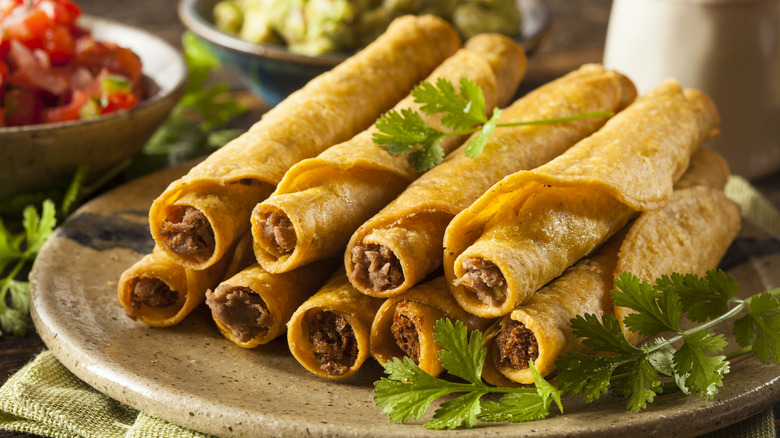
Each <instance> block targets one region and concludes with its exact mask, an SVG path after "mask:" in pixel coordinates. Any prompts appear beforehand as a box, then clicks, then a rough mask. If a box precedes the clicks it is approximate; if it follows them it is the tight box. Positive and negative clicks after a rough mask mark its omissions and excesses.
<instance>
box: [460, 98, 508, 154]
mask: <svg viewBox="0 0 780 438" xmlns="http://www.w3.org/2000/svg"><path fill="white" fill-rule="evenodd" d="M499 117H501V110H500V109H498V108H496V109H494V110H493V116H492V117H491V118H490V120H488V121H487V122H486V123H485V124H484V125H482V130H481V131H480V133H479V135H475V136H473V137H471V138H470V139H469V141H468V142H467V143H466V151H465V152H466V156H467V157H469V158H477V157H478V156H480V154H482V151H483V150H484V149H485V144H487V141H488V138H489V137H490V136H491V135H493V131H495V130H496V124H498V118H499Z"/></svg>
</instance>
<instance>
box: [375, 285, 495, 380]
mask: <svg viewBox="0 0 780 438" xmlns="http://www.w3.org/2000/svg"><path fill="white" fill-rule="evenodd" d="M445 318H449V319H450V320H452V321H463V323H464V324H466V327H467V328H468V330H469V331H472V330H484V329H485V328H486V327H487V326H488V325H489V324H490V323H491V322H493V320H492V319H485V318H480V317H478V316H474V315H471V314H469V313H468V312H466V311H465V310H463V308H461V307H460V305H459V304H458V303H457V302H456V301H455V299H454V298H453V297H452V294H450V291H449V288H448V287H447V283H446V280H445V279H444V277H443V276H440V277H437V278H435V279H433V280H431V281H428V282H425V283H421V284H419V285H417V286H415V287H413V288H411V289H409V290H408V291H406V292H404V293H403V294H401V295H398V296H395V297H392V298H388V299H386V300H385V302H384V303H382V306H381V307H380V308H379V310H378V311H377V314H376V317H375V318H374V322H373V323H372V324H371V338H370V348H371V355H372V356H373V357H374V359H376V360H377V361H378V362H379V363H380V364H381V365H382V366H384V365H385V364H386V363H387V362H388V361H390V360H391V359H392V358H393V357H403V356H409V357H410V358H411V359H412V360H414V362H415V363H416V364H417V365H419V366H420V369H422V370H423V371H425V372H426V373H428V374H430V375H432V376H438V375H439V374H441V373H442V372H443V371H444V368H443V367H442V365H441V362H440V361H439V350H440V349H441V347H439V345H438V344H436V341H435V340H434V338H433V332H434V325H435V324H436V321H438V320H440V319H445Z"/></svg>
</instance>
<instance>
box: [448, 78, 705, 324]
mask: <svg viewBox="0 0 780 438" xmlns="http://www.w3.org/2000/svg"><path fill="white" fill-rule="evenodd" d="M717 121H718V114H717V110H716V109H715V106H714V104H713V102H712V100H711V99H710V98H709V97H708V96H706V95H704V94H703V93H701V92H697V91H695V90H686V91H683V89H682V88H681V87H680V86H679V84H678V83H677V82H676V81H673V80H669V81H666V82H664V83H663V84H661V85H660V86H658V87H657V88H656V89H654V90H652V91H650V92H649V93H647V94H645V95H643V96H641V97H640V98H638V99H637V100H636V101H635V102H634V103H633V104H631V105H630V106H629V107H628V108H626V109H625V110H623V111H622V112H620V113H618V114H617V115H615V116H614V117H613V118H612V119H610V120H609V121H608V122H607V123H606V125H604V127H603V128H602V129H600V130H599V131H598V132H596V133H594V134H593V135H591V136H590V137H587V138H585V139H584V140H582V141H580V142H579V143H578V144H577V145H576V146H574V147H572V148H571V149H569V150H568V151H566V152H565V153H564V154H562V155H561V156H560V157H558V158H556V159H554V160H552V161H551V162H549V163H547V164H545V165H543V166H540V167H539V168H537V169H534V170H530V171H522V172H517V173H515V174H513V175H510V176H508V177H507V178H505V179H503V180H502V181H500V182H499V183H498V184H496V185H495V186H493V187H492V188H491V189H490V190H488V191H487V192H486V193H485V194H484V195H483V196H482V197H480V198H479V199H478V200H477V201H475V202H474V204H472V205H471V206H470V207H469V208H467V209H465V210H463V211H462V212H461V213H460V214H458V216H456V217H455V218H454V219H453V220H452V222H450V224H449V225H448V227H447V231H446V234H445V237H444V247H445V251H444V271H445V275H446V276H447V280H448V281H449V282H450V285H451V290H452V293H453V295H454V296H455V299H456V300H458V302H459V303H460V304H461V306H463V308H465V309H466V310H467V311H469V312H471V313H473V314H475V315H478V316H482V317H499V316H502V315H505V314H507V313H509V312H510V311H511V310H512V309H514V308H515V307H516V306H518V305H520V304H522V303H523V302H524V301H525V300H527V299H528V298H529V297H530V296H531V295H532V294H533V293H534V292H535V291H536V290H538V289H539V288H541V287H542V286H543V285H545V284H546V283H548V282H549V281H551V280H552V279H554V278H556V277H558V276H559V275H560V274H561V273H562V272H563V271H564V270H565V269H566V268H567V267H569V266H571V265H572V264H574V263H575V262H576V261H577V260H579V259H581V258H582V257H584V256H585V255H587V254H588V253H590V252H591V251H592V250H593V249H595V248H596V247H597V246H599V245H600V244H602V243H603V242H604V241H606V240H607V239H608V238H609V237H610V236H612V235H613V234H614V233H616V232H617V231H618V230H620V229H621V228H622V227H623V226H624V225H625V224H626V223H627V222H628V221H629V220H630V219H631V218H633V217H634V216H635V215H636V214H637V213H638V212H639V211H642V210H650V209H653V208H657V207H658V206H660V205H661V204H662V203H663V202H664V201H665V200H666V199H667V198H668V197H669V196H670V195H671V193H672V188H673V185H674V183H675V182H676V181H677V180H678V179H680V177H681V176H682V174H683V172H684V171H685V169H686V168H687V167H688V164H689V162H690V157H691V155H692V154H693V152H694V151H696V150H697V149H698V148H699V146H700V145H701V143H702V142H703V141H704V140H705V139H707V138H708V137H709V135H710V132H711V131H712V130H713V129H714V127H715V125H716V123H717Z"/></svg>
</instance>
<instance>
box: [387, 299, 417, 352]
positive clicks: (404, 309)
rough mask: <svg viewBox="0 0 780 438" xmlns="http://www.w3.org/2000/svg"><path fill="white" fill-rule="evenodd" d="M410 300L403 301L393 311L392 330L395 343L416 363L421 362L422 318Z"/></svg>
mask: <svg viewBox="0 0 780 438" xmlns="http://www.w3.org/2000/svg"><path fill="white" fill-rule="evenodd" d="M410 307H411V306H410V305H409V302H408V301H405V300H404V301H402V302H400V303H398V306H396V309H395V312H394V313H393V324H392V325H391V326H390V331H391V332H392V333H393V338H394V339H395V344H396V345H397V346H398V348H400V349H401V351H403V352H404V354H405V355H407V356H409V357H410V358H411V359H412V360H413V361H414V363H416V364H418V365H419V364H420V334H419V330H420V329H419V327H420V325H421V318H420V316H419V315H417V314H416V312H414V310H413V309H410Z"/></svg>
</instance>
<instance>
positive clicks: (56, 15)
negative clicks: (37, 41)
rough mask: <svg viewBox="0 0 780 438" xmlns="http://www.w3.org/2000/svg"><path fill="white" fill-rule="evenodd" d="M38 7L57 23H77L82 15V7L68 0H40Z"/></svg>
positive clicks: (68, 24)
mask: <svg viewBox="0 0 780 438" xmlns="http://www.w3.org/2000/svg"><path fill="white" fill-rule="evenodd" d="M36 7H37V8H38V9H40V10H42V11H43V12H45V13H46V15H48V16H49V18H51V19H52V20H53V21H54V22H55V23H59V24H64V25H67V26H70V25H73V24H75V23H76V19H78V18H79V16H80V15H81V8H79V7H78V6H77V5H76V4H75V3H73V2H70V1H68V0H39V1H38V2H37V4H36Z"/></svg>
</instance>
